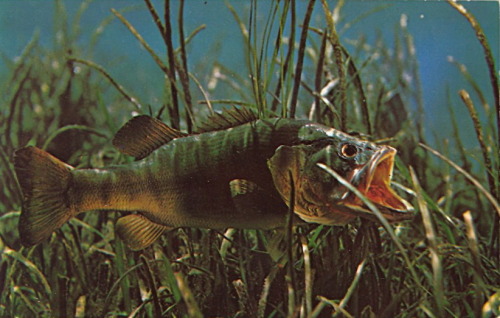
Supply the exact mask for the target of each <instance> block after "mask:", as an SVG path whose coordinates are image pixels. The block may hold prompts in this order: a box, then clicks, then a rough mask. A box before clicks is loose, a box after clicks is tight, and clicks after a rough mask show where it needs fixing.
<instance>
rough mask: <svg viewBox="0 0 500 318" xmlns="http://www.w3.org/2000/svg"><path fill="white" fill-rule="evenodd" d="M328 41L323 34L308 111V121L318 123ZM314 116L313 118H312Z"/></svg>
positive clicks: (325, 33) (325, 34)
mask: <svg viewBox="0 0 500 318" xmlns="http://www.w3.org/2000/svg"><path fill="white" fill-rule="evenodd" d="M327 39H328V35H327V32H324V33H323V37H322V39H321V47H320V49H319V56H318V61H317V63H316V74H315V77H314V78H315V79H314V104H313V105H314V108H311V110H310V111H309V120H314V121H317V122H320V114H321V107H320V102H321V88H322V79H323V67H324V63H325V52H326V40H327ZM314 114H315V116H314Z"/></svg>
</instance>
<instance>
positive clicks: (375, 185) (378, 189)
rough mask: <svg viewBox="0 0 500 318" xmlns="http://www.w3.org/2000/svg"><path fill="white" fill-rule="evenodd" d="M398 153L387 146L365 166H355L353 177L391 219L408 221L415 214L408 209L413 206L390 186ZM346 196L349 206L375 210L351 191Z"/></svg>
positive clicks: (360, 189)
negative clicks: (356, 167)
mask: <svg viewBox="0 0 500 318" xmlns="http://www.w3.org/2000/svg"><path fill="white" fill-rule="evenodd" d="M396 152H397V151H396V149H394V148H392V147H389V146H383V147H382V148H381V149H380V150H378V151H377V152H376V153H375V154H374V156H373V157H372V158H371V159H370V161H369V162H368V163H367V164H366V165H365V166H363V167H361V168H358V169H355V170H354V172H353V173H352V176H351V178H350V182H351V184H352V185H354V186H355V187H356V188H358V190H359V191H360V192H361V193H363V195H365V196H366V197H367V198H368V199H369V200H370V201H372V202H373V203H375V204H376V205H377V207H378V208H379V210H380V212H381V213H382V214H383V215H384V216H385V217H386V218H387V219H388V220H389V221H402V220H407V219H409V218H411V217H412V213H407V212H411V211H412V210H413V207H412V206H411V205H410V204H409V203H408V202H406V201H405V200H404V199H402V198H401V197H400V196H399V195H398V194H396V192H395V191H394V190H393V189H392V188H391V186H390V184H391V179H392V172H393V168H394V159H395V156H396ZM344 198H345V202H344V204H345V205H346V206H350V207H354V209H355V210H358V211H362V212H369V213H370V212H371V211H369V209H367V208H366V207H365V206H364V204H363V203H362V202H361V200H360V199H359V198H358V197H356V196H355V195H354V194H352V193H350V192H347V193H346V194H345V195H344ZM363 214H364V215H365V213H363Z"/></svg>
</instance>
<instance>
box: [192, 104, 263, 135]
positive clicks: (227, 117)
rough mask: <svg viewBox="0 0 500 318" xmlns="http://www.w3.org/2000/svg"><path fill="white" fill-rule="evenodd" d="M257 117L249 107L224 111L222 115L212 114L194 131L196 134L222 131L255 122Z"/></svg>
mask: <svg viewBox="0 0 500 318" xmlns="http://www.w3.org/2000/svg"><path fill="white" fill-rule="evenodd" d="M257 119H259V117H258V116H257V114H256V113H255V112H254V111H253V110H252V109H250V108H249V107H242V108H236V107H233V108H230V109H225V110H223V111H222V113H214V114H212V115H210V116H208V118H207V119H206V120H205V122H203V123H201V124H200V125H199V127H198V129H197V130H196V132H198V133H204V132H208V131H217V130H224V129H228V128H232V127H236V126H239V125H243V124H246V123H249V122H251V121H254V120H257Z"/></svg>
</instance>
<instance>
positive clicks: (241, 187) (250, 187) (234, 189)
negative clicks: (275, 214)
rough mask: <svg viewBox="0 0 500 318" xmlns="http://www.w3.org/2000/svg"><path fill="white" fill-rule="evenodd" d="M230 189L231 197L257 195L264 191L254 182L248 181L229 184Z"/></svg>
mask: <svg viewBox="0 0 500 318" xmlns="http://www.w3.org/2000/svg"><path fill="white" fill-rule="evenodd" d="M229 189H230V190H231V197H233V198H234V197H236V196H238V195H244V194H250V193H255V192H256V191H259V190H260V191H262V189H261V188H260V187H259V186H258V185H257V184H256V183H254V182H252V181H249V180H246V179H234V180H231V181H230V182H229Z"/></svg>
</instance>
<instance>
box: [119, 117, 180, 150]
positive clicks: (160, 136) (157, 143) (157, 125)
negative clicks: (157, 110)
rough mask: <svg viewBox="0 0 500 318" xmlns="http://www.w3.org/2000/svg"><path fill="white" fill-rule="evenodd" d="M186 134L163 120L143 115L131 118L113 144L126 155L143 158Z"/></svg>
mask: <svg viewBox="0 0 500 318" xmlns="http://www.w3.org/2000/svg"><path fill="white" fill-rule="evenodd" d="M184 136H186V134H184V133H183V132H180V131H178V130H175V129H173V128H170V127H168V126H167V125H166V124H165V123H163V122H162V121H161V120H158V119H156V118H153V117H150V116H147V115H141V116H137V117H134V118H132V119H131V120H129V121H128V122H127V123H126V124H125V125H124V126H123V127H122V128H120V130H118V132H117V133H116V135H115V138H114V139H113V145H114V146H115V147H116V148H117V149H118V150H119V151H120V152H121V153H124V154H126V155H130V156H133V157H135V158H136V159H142V158H144V157H147V156H148V155H149V154H150V153H152V152H153V151H155V150H156V149H158V148H159V147H161V146H163V145H164V144H166V143H167V142H169V141H171V140H172V139H175V138H179V137H184Z"/></svg>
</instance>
